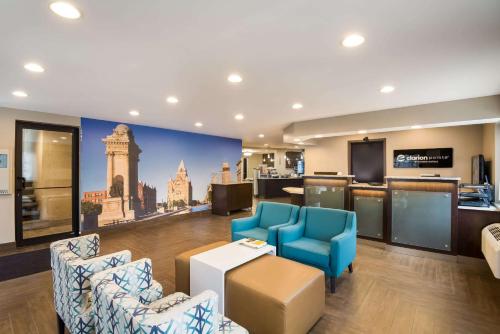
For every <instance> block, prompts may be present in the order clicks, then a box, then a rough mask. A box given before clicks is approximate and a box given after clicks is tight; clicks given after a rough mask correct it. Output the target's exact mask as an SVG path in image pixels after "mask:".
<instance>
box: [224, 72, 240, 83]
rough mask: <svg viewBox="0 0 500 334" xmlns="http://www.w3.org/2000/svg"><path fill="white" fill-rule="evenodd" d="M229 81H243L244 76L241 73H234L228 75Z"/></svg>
mask: <svg viewBox="0 0 500 334" xmlns="http://www.w3.org/2000/svg"><path fill="white" fill-rule="evenodd" d="M227 81H229V82H231V83H240V82H242V81H243V78H242V77H241V76H240V75H239V74H237V73H233V74H230V75H229V76H228V77H227Z"/></svg>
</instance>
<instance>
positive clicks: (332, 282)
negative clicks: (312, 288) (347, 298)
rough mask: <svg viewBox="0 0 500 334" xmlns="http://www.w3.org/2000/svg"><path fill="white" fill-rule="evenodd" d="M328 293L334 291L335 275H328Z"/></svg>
mask: <svg viewBox="0 0 500 334" xmlns="http://www.w3.org/2000/svg"><path fill="white" fill-rule="evenodd" d="M330 293H335V276H332V277H330Z"/></svg>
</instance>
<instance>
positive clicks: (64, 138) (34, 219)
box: [15, 121, 79, 246]
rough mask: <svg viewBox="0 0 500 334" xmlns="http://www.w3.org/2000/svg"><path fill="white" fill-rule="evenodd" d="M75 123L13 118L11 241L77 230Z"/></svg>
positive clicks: (56, 236)
mask: <svg viewBox="0 0 500 334" xmlns="http://www.w3.org/2000/svg"><path fill="white" fill-rule="evenodd" d="M78 130H79V129H78V128H76V127H70V126H60V125H53V124H42V123H31V122H23V121H17V122H16V166H15V171H16V243H17V245H18V246H21V245H25V244H33V243H39V242H46V241H50V240H56V239H62V238H66V237H71V236H76V235H78V225H79V223H78V216H79V215H78V211H79V208H78V151H79V149H78V142H79V131H78Z"/></svg>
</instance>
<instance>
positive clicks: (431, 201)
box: [386, 177, 460, 254]
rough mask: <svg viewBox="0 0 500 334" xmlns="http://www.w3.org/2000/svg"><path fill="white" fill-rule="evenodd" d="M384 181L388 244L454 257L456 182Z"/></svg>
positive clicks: (423, 179)
mask: <svg viewBox="0 0 500 334" xmlns="http://www.w3.org/2000/svg"><path fill="white" fill-rule="evenodd" d="M386 179H387V185H388V192H387V198H388V217H387V235H388V236H389V238H388V240H387V241H388V243H390V244H393V245H401V246H406V247H412V248H417V249H422V250H431V251H435V252H442V253H451V254H457V241H458V238H457V235H458V224H457V221H458V183H459V182H460V178H442V177H386Z"/></svg>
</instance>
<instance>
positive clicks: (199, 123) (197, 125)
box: [194, 122, 203, 128]
mask: <svg viewBox="0 0 500 334" xmlns="http://www.w3.org/2000/svg"><path fill="white" fill-rule="evenodd" d="M194 126H196V127H197V128H201V127H202V126H203V123H202V122H196V123H194Z"/></svg>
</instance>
